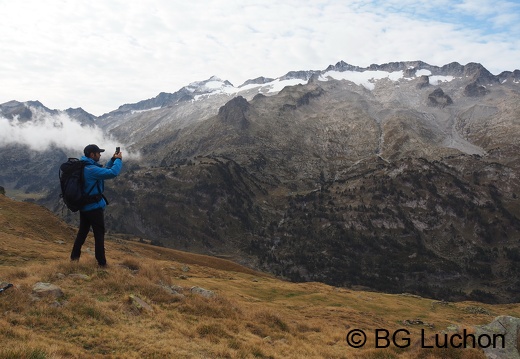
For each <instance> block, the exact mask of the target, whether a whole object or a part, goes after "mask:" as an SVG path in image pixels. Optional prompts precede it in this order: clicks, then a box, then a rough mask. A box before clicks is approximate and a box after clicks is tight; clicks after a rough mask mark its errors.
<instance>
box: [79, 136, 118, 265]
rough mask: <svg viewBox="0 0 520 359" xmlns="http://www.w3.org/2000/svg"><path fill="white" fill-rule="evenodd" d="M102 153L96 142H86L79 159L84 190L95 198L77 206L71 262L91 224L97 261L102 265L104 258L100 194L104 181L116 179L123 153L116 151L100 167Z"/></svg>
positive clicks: (103, 199)
mask: <svg viewBox="0 0 520 359" xmlns="http://www.w3.org/2000/svg"><path fill="white" fill-rule="evenodd" d="M102 152H105V150H104V149H101V148H99V147H98V146H97V145H88V146H87V147H85V149H84V150H83V153H84V156H82V157H81V160H82V161H86V162H87V165H86V166H85V169H84V178H85V182H84V188H83V189H84V191H85V193H87V194H89V195H91V196H94V198H95V199H94V200H93V201H92V203H88V204H86V205H85V206H83V207H82V208H81V209H80V212H79V228H78V234H77V236H76V240H75V241H74V246H73V247H72V253H71V255H70V259H71V260H73V261H77V260H79V257H80V256H81V247H82V246H83V244H84V243H85V240H86V239H87V235H88V232H89V230H90V227H92V231H93V232H94V241H95V252H96V260H97V262H98V264H99V265H100V266H101V267H105V266H106V265H107V260H106V257H105V215H104V211H105V207H106V206H107V204H108V203H107V201H106V200H105V197H104V196H103V191H104V189H105V183H104V180H106V179H111V178H115V177H117V175H119V172H121V167H122V166H123V155H122V152H117V151H116V153H114V156H113V157H112V158H111V159H110V160H109V161H108V162H107V164H106V166H105V167H104V168H103V166H102V165H100V164H99V163H98V162H99V159H100V158H101V153H102ZM96 195H97V197H96Z"/></svg>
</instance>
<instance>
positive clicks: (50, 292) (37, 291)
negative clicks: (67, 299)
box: [32, 282, 63, 298]
mask: <svg viewBox="0 0 520 359" xmlns="http://www.w3.org/2000/svg"><path fill="white" fill-rule="evenodd" d="M32 290H33V294H34V295H35V296H37V297H55V298H60V297H63V291H62V290H61V288H60V287H58V286H57V285H54V284H51V283H43V282H38V283H36V284H35V285H33V288H32Z"/></svg>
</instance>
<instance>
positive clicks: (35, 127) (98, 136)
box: [0, 108, 139, 159]
mask: <svg viewBox="0 0 520 359" xmlns="http://www.w3.org/2000/svg"><path fill="white" fill-rule="evenodd" d="M31 111H32V113H33V116H32V119H31V120H30V121H25V120H24V121H22V120H20V119H18V118H17V117H15V118H13V119H7V118H5V117H1V116H0V151H1V148H2V147H6V146H10V145H15V144H19V145H25V146H27V147H28V148H29V149H31V150H34V151H45V150H48V149H50V148H51V147H57V148H60V149H63V150H64V151H65V153H67V154H68V156H69V157H79V156H81V155H82V154H83V148H84V147H85V146H86V145H88V144H91V143H95V144H97V145H98V146H99V147H100V148H105V149H106V151H107V153H108V154H111V153H113V152H112V151H115V148H116V146H120V147H121V151H123V152H125V145H124V144H122V143H120V142H119V141H117V140H116V139H114V138H112V137H111V136H108V135H106V134H104V133H103V131H102V130H101V129H100V128H99V127H97V126H86V125H82V124H80V123H79V122H78V121H76V120H74V119H72V118H71V117H70V116H69V115H67V114H66V113H65V112H60V113H59V114H57V115H50V114H48V113H46V112H44V111H38V110H35V109H33V108H31ZM128 155H129V156H128ZM105 157H106V155H105ZM125 157H127V158H128V157H130V158H134V159H138V157H139V155H138V154H127V153H126V152H125Z"/></svg>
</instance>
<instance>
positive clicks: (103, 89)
mask: <svg viewBox="0 0 520 359" xmlns="http://www.w3.org/2000/svg"><path fill="white" fill-rule="evenodd" d="M0 12H1V13H2V14H4V16H3V18H2V22H1V23H0V31H1V33H2V37H1V38H0V79H2V87H1V88H0V102H7V101H10V100H18V101H27V100H39V101H40V102H42V103H44V104H45V105H46V106H47V107H51V108H58V109H65V108H68V107H74V108H75V107H82V108H84V109H85V110H86V111H88V112H91V113H93V114H95V115H101V114H103V113H105V112H109V111H111V110H114V109H116V108H117V107H119V106H120V105H122V104H125V103H132V102H138V101H140V100H143V99H148V98H151V97H154V96H156V95H157V94H158V93H159V92H163V91H164V92H175V91H177V90H178V89H180V88H181V87H183V86H185V85H187V84H189V83H191V82H193V81H198V80H205V79H207V78H209V77H210V76H212V75H217V76H219V77H220V78H223V79H227V80H229V81H231V82H232V83H233V84H234V85H235V86H238V85H240V84H242V83H243V82H244V81H246V80H247V79H251V78H256V77H258V76H266V77H279V76H282V75H284V74H285V73H287V72H288V71H292V70H310V69H313V70H320V69H325V68H326V67H327V66H328V65H329V64H334V63H336V62H338V61H340V60H343V61H346V62H348V63H351V64H353V65H359V66H367V65H369V64H372V63H382V62H388V61H406V60H423V61H426V62H431V63H432V64H434V65H444V64H447V63H450V62H453V61H458V62H460V63H463V64H465V63H468V62H480V63H482V64H483V65H484V66H485V67H487V68H488V69H489V70H490V71H491V72H493V73H495V74H496V73H499V72H502V71H504V70H514V69H515V68H516V67H515V66H518V64H517V61H516V59H518V58H520V40H519V39H520V28H519V26H520V25H518V24H520V12H519V11H518V5H517V4H516V3H515V2H512V1H505V0H499V1H491V0H464V1H448V0H438V1H435V2H431V1H426V0H421V1H411V0H385V1H382V0H377V1H376V0H373V1H367V0H351V1H339V0H307V1H305V0H300V1H292V0H285V1H280V0H277V1H274V0H261V1H260V0H251V1H247V2H243V1H236V0H230V1H225V2H223V1H216V0H213V1H212V0H193V1H169V0H149V1H146V2H144V1H126V2H125V1H121V0H91V1H88V2H76V1H71V0H48V1H44V2H42V1H39V0H24V1H23V2H22V1H18V2H15V1H4V2H0Z"/></svg>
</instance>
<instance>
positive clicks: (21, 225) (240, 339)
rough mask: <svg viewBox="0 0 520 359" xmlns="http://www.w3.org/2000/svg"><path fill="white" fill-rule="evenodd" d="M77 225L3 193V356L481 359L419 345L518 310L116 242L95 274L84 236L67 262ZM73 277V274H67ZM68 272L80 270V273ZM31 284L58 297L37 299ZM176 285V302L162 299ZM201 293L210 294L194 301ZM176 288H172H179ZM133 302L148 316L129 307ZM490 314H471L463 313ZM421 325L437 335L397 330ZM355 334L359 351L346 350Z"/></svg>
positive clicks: (0, 207) (0, 244) (472, 352)
mask: <svg viewBox="0 0 520 359" xmlns="http://www.w3.org/2000/svg"><path fill="white" fill-rule="evenodd" d="M74 235H75V228H71V227H69V226H67V225H66V224H65V223H63V222H62V221H60V220H59V219H58V218H56V217H55V216H54V215H53V214H52V213H51V212H49V211H48V210H46V209H44V208H42V207H39V206H36V205H33V204H29V203H22V202H15V201H12V200H10V199H8V198H6V197H5V196H0V282H2V281H5V282H10V283H13V284H14V287H13V288H10V289H8V290H6V291H5V292H4V293H2V294H0V313H2V315H1V316H0V342H1V343H2V345H1V346H0V359H1V358H484V356H483V354H482V353H481V352H480V351H478V350H474V349H424V348H421V347H420V344H419V343H417V342H418V341H419V340H420V331H421V330H422V329H424V330H425V331H426V334H427V336H428V337H431V336H433V335H435V333H440V332H441V331H442V330H445V329H446V327H447V326H449V325H453V324H455V325H457V326H459V328H461V329H462V328H466V327H467V328H470V327H471V326H472V325H475V324H485V323H488V322H490V321H491V320H492V319H493V318H494V316H495V315H502V314H506V315H514V316H517V317H519V316H520V305H516V304H515V305H496V306H491V305H483V304H479V303H469V302H466V303H450V304H448V305H439V304H435V303H434V301H432V300H428V299H422V298H419V297H414V296H405V295H388V294H382V293H373V292H363V291H353V290H347V289H340V288H334V287H330V286H327V285H323V284H320V283H304V284H295V283H288V282H284V281H281V280H278V279H276V278H273V277H271V276H268V275H265V274H262V273H258V272H254V271H252V270H250V269H247V268H244V267H241V266H239V265H237V264H234V263H232V262H229V261H225V260H222V259H217V258H212V257H206V256H201V255H194V254H189V253H185V252H180V251H175V250H171V249H166V248H160V247H153V246H149V245H146V244H140V243H137V242H130V241H121V240H118V239H117V238H115V237H113V238H111V240H108V241H107V243H106V248H107V257H108V259H109V264H110V266H109V268H107V269H104V270H103V269H98V268H97V266H96V264H95V263H96V262H95V260H94V258H93V253H92V251H93V238H91V237H89V239H87V243H86V244H85V246H84V252H83V257H82V258H81V261H80V262H79V263H71V262H70V261H69V260H68V256H69V251H70V249H71V246H72V241H73V238H74ZM71 274H72V275H71ZM73 274H84V275H87V276H88V278H81V277H78V276H74V275H73ZM36 282H50V283H53V284H55V285H58V286H59V287H60V288H61V289H62V290H63V292H64V297H62V298H59V299H55V298H43V299H40V300H34V299H33V296H32V286H33V285H34V284H35V283H36ZM163 286H177V290H178V291H180V292H182V293H183V294H184V295H185V296H184V297H180V296H175V295H172V294H169V293H167V291H166V290H165V289H164V288H163ZM193 286H200V287H203V288H205V289H208V290H211V291H214V292H215V293H216V294H217V295H216V296H215V297H213V298H209V299H208V298H204V297H202V296H200V295H195V294H191V292H190V288H191V287H193ZM179 287H180V288H179ZM132 294H133V295H136V296H138V297H139V298H141V299H143V300H144V301H145V302H146V303H148V304H149V305H150V306H151V308H152V311H148V310H146V309H144V308H138V307H136V306H135V305H134V304H133V303H132V300H131V299H130V295H132ZM477 306H478V307H479V308H480V310H481V311H482V312H486V311H487V312H488V313H489V314H472V313H471V312H472V311H471V310H468V307H477ZM416 318H419V319H421V320H422V321H423V322H427V323H433V324H434V325H435V327H434V328H427V327H425V326H421V325H418V326H406V325H404V324H403V323H402V322H403V320H407V319H416ZM354 328H361V329H364V330H366V331H367V333H368V334H369V340H368V343H367V345H366V346H365V348H364V349H353V348H350V347H349V346H347V344H346V341H345V336H346V334H347V332H348V331H349V330H351V329H354ZM376 328H382V329H387V330H389V331H393V330H396V329H400V328H406V329H408V330H409V331H410V332H411V334H410V337H411V339H412V345H411V346H410V347H408V348H405V349H399V348H395V347H390V348H387V349H376V348H375V346H376V345H375V341H374V335H373V333H374V330H375V329H376Z"/></svg>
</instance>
